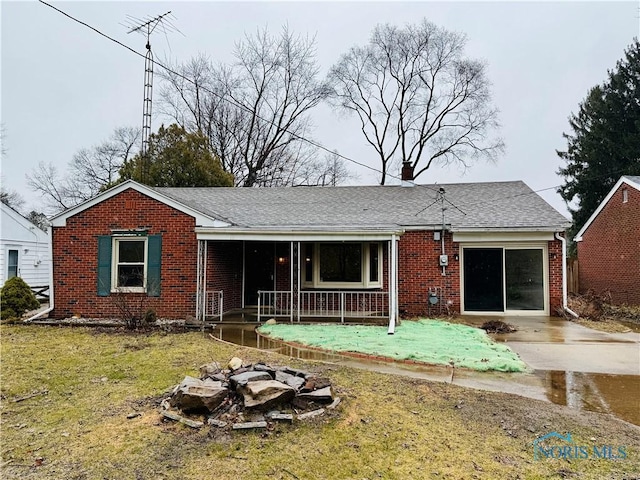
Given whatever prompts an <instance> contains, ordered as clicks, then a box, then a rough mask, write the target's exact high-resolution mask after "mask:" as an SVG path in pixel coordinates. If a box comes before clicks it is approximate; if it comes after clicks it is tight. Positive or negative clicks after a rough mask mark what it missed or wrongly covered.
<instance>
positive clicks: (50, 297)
mask: <svg viewBox="0 0 640 480" xmlns="http://www.w3.org/2000/svg"><path fill="white" fill-rule="evenodd" d="M53 305H54V303H53V225H50V226H49V308H47V309H45V310H43V311H42V312H38V313H36V314H35V315H33V316H32V317H29V318H25V319H24V320H23V322H24V323H29V322H30V321H31V320H35V319H36V318H40V317H41V316H43V315H46V314H48V313H49V312H51V311H53Z"/></svg>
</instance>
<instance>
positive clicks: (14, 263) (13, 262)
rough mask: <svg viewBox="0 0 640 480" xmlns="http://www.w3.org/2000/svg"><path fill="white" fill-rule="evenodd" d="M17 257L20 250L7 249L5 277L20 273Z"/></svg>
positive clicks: (15, 275)
mask: <svg viewBox="0 0 640 480" xmlns="http://www.w3.org/2000/svg"><path fill="white" fill-rule="evenodd" d="M19 258H20V252H19V251H18V250H13V249H10V250H7V279H9V278H13V277H17V276H18V275H19V274H20V269H19V268H18V265H19V263H18V259H19Z"/></svg>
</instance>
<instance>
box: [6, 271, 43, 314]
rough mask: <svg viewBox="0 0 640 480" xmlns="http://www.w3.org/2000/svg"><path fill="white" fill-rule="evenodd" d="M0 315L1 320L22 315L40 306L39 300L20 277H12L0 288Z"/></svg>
mask: <svg viewBox="0 0 640 480" xmlns="http://www.w3.org/2000/svg"><path fill="white" fill-rule="evenodd" d="M0 297H1V300H0V310H1V312H0V317H1V318H2V320H6V319H9V318H16V317H22V315H24V313H25V312H28V311H29V310H33V309H35V308H38V307H39V306H40V302H38V299H36V296H35V295H34V294H33V292H32V291H31V288H29V285H27V284H26V283H25V281H24V280H22V279H21V278H20V277H12V278H10V279H9V280H7V281H6V282H4V285H3V286H2V289H0Z"/></svg>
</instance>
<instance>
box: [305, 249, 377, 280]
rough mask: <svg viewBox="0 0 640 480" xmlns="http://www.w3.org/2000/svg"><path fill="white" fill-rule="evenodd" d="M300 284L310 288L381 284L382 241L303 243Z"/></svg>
mask: <svg viewBox="0 0 640 480" xmlns="http://www.w3.org/2000/svg"><path fill="white" fill-rule="evenodd" d="M303 255H304V261H303V265H302V268H303V272H302V278H303V285H304V286H305V287H312V288H379V287H382V275H381V272H382V245H381V244H380V243H366V242H324V243H321V242H317V243H307V244H304V245H303Z"/></svg>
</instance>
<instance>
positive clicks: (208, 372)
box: [200, 362, 222, 378]
mask: <svg viewBox="0 0 640 480" xmlns="http://www.w3.org/2000/svg"><path fill="white" fill-rule="evenodd" d="M221 370H222V369H221V368H220V364H219V363H218V362H211V363H206V364H204V365H201V366H200V377H201V378H204V377H210V376H212V375H215V374H217V373H220V371H221Z"/></svg>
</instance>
